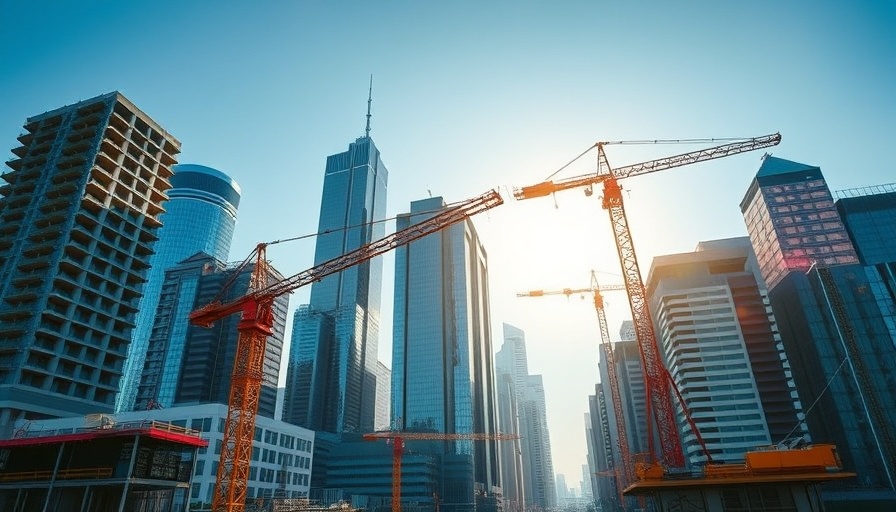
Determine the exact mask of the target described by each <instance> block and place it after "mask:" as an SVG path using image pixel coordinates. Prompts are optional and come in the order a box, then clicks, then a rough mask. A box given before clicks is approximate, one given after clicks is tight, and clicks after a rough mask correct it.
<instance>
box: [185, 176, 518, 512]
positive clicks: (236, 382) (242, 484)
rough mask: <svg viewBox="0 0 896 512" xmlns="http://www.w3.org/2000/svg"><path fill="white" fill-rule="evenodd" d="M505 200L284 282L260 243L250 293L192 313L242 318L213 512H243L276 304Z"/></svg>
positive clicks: (405, 232) (445, 213)
mask: <svg viewBox="0 0 896 512" xmlns="http://www.w3.org/2000/svg"><path fill="white" fill-rule="evenodd" d="M503 202H504V201H503V199H502V198H501V195H500V194H499V193H498V192H497V191H496V190H491V191H489V192H487V193H485V194H483V195H481V196H478V197H474V198H472V199H468V200H465V201H461V202H459V203H455V204H452V205H450V206H448V207H446V208H445V209H444V210H442V211H440V212H439V213H437V214H436V215H434V216H433V217H430V218H429V219H426V220H424V221H421V222H419V223H416V224H414V225H412V226H409V227H407V228H405V229H402V230H400V231H396V232H395V233H392V234H391V235H387V236H385V237H383V238H381V239H379V240H376V241H374V242H372V243H370V244H367V245H364V246H362V247H360V248H358V249H356V250H354V251H350V252H348V253H345V254H343V255H342V256H338V257H336V258H333V259H331V260H329V261H326V262H324V263H321V264H320V265H316V266H314V267H312V268H310V269H308V270H305V271H303V272H300V273H298V274H296V275H294V276H291V277H287V278H285V279H282V280H276V279H273V278H272V277H271V275H270V273H269V271H268V262H267V259H266V257H265V253H266V248H267V246H268V245H269V244H266V243H261V244H258V246H257V247H256V249H255V251H254V252H253V253H252V254H251V255H250V256H249V257H248V258H246V260H245V261H243V263H242V265H243V266H245V265H247V264H248V263H249V262H250V261H251V260H252V259H253V257H254V258H255V262H256V263H255V268H254V270H253V272H252V278H251V283H250V288H249V289H250V291H249V292H248V293H246V294H245V295H243V296H242V297H238V298H236V299H233V300H231V301H229V302H225V303H221V302H219V301H213V302H212V303H211V304H208V305H206V306H203V307H202V308H199V309H197V310H196V311H193V312H192V313H191V314H190V322H191V323H193V324H194V325H198V326H202V327H211V325H212V324H213V323H214V322H216V321H217V320H220V319H222V318H224V317H227V316H229V315H232V314H235V313H241V314H242V317H241V319H240V322H239V323H238V324H237V330H238V331H239V339H238V341H237V349H236V357H235V358H234V363H233V372H232V374H231V381H230V398H229V400H228V408H227V420H226V421H225V424H224V434H223V440H222V446H221V458H220V462H219V464H218V474H217V480H216V487H215V494H214V498H213V501H212V510H213V512H225V511H226V512H242V511H244V510H245V506H246V491H247V483H248V479H249V463H250V460H251V455H252V439H253V436H254V433H255V414H256V413H257V412H258V398H259V393H260V390H261V380H262V377H263V371H264V370H263V363H264V352H265V344H266V342H267V337H268V336H270V335H271V333H272V332H273V322H274V318H273V310H272V305H273V302H274V300H275V299H276V298H277V297H279V296H281V295H284V294H287V293H290V292H292V291H294V290H296V289H298V288H300V287H302V286H305V285H307V284H310V283H313V282H315V281H319V280H321V279H323V278H324V277H326V276H329V275H331V274H335V273H337V272H340V271H342V270H345V269H347V268H349V267H352V266H354V265H357V264H359V263H361V262H364V261H367V260H369V259H371V258H373V257H375V256H379V255H381V254H383V253H386V252H388V251H391V250H392V249H395V248H396V247H399V246H401V245H405V244H408V243H410V242H412V241H414V240H417V239H418V238H422V237H424V236H426V235H429V234H432V233H435V232H437V231H439V230H441V229H444V228H446V227H448V226H450V225H452V224H455V223H457V222H460V221H463V220H464V219H467V218H468V217H470V216H472V215H475V214H477V213H480V212H483V211H486V210H489V209H491V208H494V207H496V206H498V205H500V204H502V203H503ZM241 268H242V267H241Z"/></svg>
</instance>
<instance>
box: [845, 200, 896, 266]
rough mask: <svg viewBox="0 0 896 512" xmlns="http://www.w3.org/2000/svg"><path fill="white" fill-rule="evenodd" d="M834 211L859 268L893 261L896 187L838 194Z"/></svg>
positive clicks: (894, 254) (895, 241) (895, 236)
mask: <svg viewBox="0 0 896 512" xmlns="http://www.w3.org/2000/svg"><path fill="white" fill-rule="evenodd" d="M837 195H838V196H839V197H840V199H839V200H838V201H837V203H836V205H837V211H838V212H839V213H840V217H841V218H842V219H843V222H844V224H845V225H846V230H847V232H848V233H849V238H850V239H851V240H852V242H853V245H854V246H855V248H856V252H857V253H858V255H859V260H860V261H861V262H862V265H878V264H881V263H888V262H894V261H896V184H890V185H881V186H877V187H866V188H862V189H851V190H845V191H840V192H838V193H837Z"/></svg>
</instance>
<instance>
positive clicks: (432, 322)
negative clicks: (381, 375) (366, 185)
mask: <svg viewBox="0 0 896 512" xmlns="http://www.w3.org/2000/svg"><path fill="white" fill-rule="evenodd" d="M444 206H445V203H444V201H443V200H442V198H441V197H433V198H429V199H424V200H420V201H415V202H412V203H411V212H410V214H403V215H400V216H399V217H398V219H397V221H396V229H403V228H405V227H408V226H410V225H411V223H413V222H419V221H421V220H423V219H425V218H427V217H431V216H432V215H433V214H434V213H435V212H437V211H438V210H440V209H441V208H443V207H444ZM395 251H396V254H395V307H394V315H395V317H394V321H393V342H392V418H393V422H394V424H395V428H396V429H399V430H405V429H408V430H427V431H434V432H445V433H472V432H478V433H494V432H497V425H496V421H497V408H496V405H495V380H494V359H493V355H492V354H493V352H492V340H491V329H490V317H489V296H488V263H487V258H486V253H485V250H484V248H483V247H482V245H481V243H480V241H479V238H478V236H477V234H476V231H475V229H474V227H473V224H472V222H471V221H470V220H469V219H468V220H467V221H465V222H462V223H458V224H455V225H453V226H449V227H447V228H445V229H444V230H442V231H440V232H438V233H434V234H431V235H428V236H426V237H424V238H421V239H419V240H416V241H414V242H411V243H410V244H409V245H407V246H403V247H399V248H397V249H396V250H395ZM446 444H447V445H453V446H451V447H450V448H446V449H448V450H453V451H454V454H455V455H457V457H455V458H454V459H452V463H451V469H450V470H449V469H445V472H446V474H447V475H454V476H446V481H455V483H456V485H454V486H452V485H450V484H449V483H446V484H445V485H446V486H447V487H450V489H448V488H445V489H443V491H445V492H446V493H449V494H451V497H450V498H448V496H449V494H443V496H446V498H445V501H446V502H455V503H464V502H467V503H469V502H470V501H472V499H471V498H472V496H465V495H463V493H464V492H469V493H472V489H473V486H472V482H473V481H475V482H478V483H479V484H481V485H482V486H483V487H484V489H485V490H486V491H489V492H490V489H491V487H493V486H500V485H501V483H500V474H499V469H498V468H499V466H498V453H497V446H496V441H480V442H477V443H475V445H474V443H472V442H469V441H460V442H455V443H446ZM445 460H447V459H445ZM463 460H468V461H469V462H470V464H467V463H464V462H463ZM446 464H447V463H446ZM465 468H469V469H471V470H472V471H473V473H471V474H468V475H466V477H467V478H468V479H467V483H466V484H464V483H462V482H463V480H464V478H465V477H464V475H462V473H463V472H464V471H466V469H465ZM474 479H475V480H474ZM458 493H461V494H458ZM464 500H466V501H464Z"/></svg>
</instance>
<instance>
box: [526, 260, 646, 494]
mask: <svg viewBox="0 0 896 512" xmlns="http://www.w3.org/2000/svg"><path fill="white" fill-rule="evenodd" d="M610 290H625V285H622V284H611V285H604V286H600V285H598V283H597V275H596V274H595V272H594V271H593V270H592V271H591V287H589V288H577V289H571V288H564V289H563V290H554V291H543V290H533V291H529V292H525V293H517V294H516V296H517V297H542V296H544V295H559V294H563V295H566V297H567V298H568V297H569V296H570V295H573V294H584V293H591V294H593V296H594V310H595V311H596V312H597V322H598V324H599V325H600V339H601V348H603V350H604V354H605V356H606V360H607V374H608V375H609V383H608V384H609V386H610V396H611V397H612V400H613V411H614V414H615V416H616V444H617V447H618V449H619V460H620V465H621V467H620V468H619V469H620V471H618V472H617V474H616V491H617V492H618V493H619V503H623V500H624V497H623V495H622V491H623V490H624V489H625V488H626V487H627V486H628V484H629V483H630V482H631V481H632V477H633V473H632V472H631V455H630V453H629V445H628V433H627V430H626V428H625V415H624V414H623V412H622V395H621V394H620V392H619V376H618V375H617V374H616V360H615V355H614V354H613V345H612V342H611V340H610V329H609V328H608V327H607V315H606V312H605V311H604V298H603V296H602V295H601V293H600V292H602V291H610Z"/></svg>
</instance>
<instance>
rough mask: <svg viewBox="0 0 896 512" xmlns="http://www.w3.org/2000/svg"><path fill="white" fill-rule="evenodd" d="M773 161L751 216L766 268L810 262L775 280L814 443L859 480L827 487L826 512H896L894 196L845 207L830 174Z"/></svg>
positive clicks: (751, 194)
mask: <svg viewBox="0 0 896 512" xmlns="http://www.w3.org/2000/svg"><path fill="white" fill-rule="evenodd" d="M770 158H771V157H769V158H766V163H768V162H769V159H770ZM766 163H764V164H763V166H762V167H763V168H761V169H760V172H759V173H758V174H757V177H756V179H755V180H754V181H753V184H752V185H751V187H750V190H749V191H748V192H747V195H746V197H745V198H744V201H743V202H742V203H741V210H742V211H743V212H744V217H745V220H746V222H747V229H748V230H749V231H750V239H751V241H752V243H753V245H754V248H756V252H757V256H759V258H760V263H761V262H762V261H763V256H762V254H763V253H766V254H767V253H775V254H780V255H785V254H792V255H793V256H794V258H803V263H802V264H801V265H793V266H786V265H785V266H781V267H779V268H778V270H777V271H772V272H768V273H766V269H769V268H771V269H773V268H774V265H773V266H770V267H764V268H763V275H765V276H766V279H768V280H769V282H768V284H769V299H770V303H771V306H772V310H773V311H774V313H775V317H776V318H777V321H778V328H779V331H780V333H781V338H782V341H783V344H784V348H785V351H786V353H787V357H788V360H789V362H790V364H791V370H792V374H793V380H794V382H795V384H796V388H797V390H798V392H799V397H800V400H801V402H802V404H803V407H804V408H805V423H806V425H808V429H809V434H810V435H811V439H812V441H813V442H816V443H834V444H835V445H836V446H837V448H838V451H839V453H840V457H841V459H842V460H843V465H844V468H845V469H846V470H848V471H855V472H856V473H857V477H856V479H855V480H853V481H844V482H841V483H837V484H833V483H831V484H827V486H826V487H825V489H824V490H823V497H824V499H825V501H826V506H828V507H832V506H833V507H840V508H838V509H840V510H854V509H856V508H857V507H859V506H862V507H865V508H866V509H867V508H868V507H873V506H878V507H882V508H878V509H879V510H891V509H892V508H893V507H894V506H896V492H894V489H896V486H894V480H896V478H894V474H893V468H894V467H896V429H894V425H896V395H894V393H893V389H894V386H896V380H894V379H896V378H894V377H893V368H896V335H894V333H896V331H894V323H893V315H894V312H896V300H894V293H893V290H894V289H896V288H893V286H894V285H896V280H894V279H893V277H892V276H893V271H894V268H893V267H894V265H893V264H892V263H887V262H886V261H882V260H884V259H886V258H887V257H888V256H887V255H888V254H889V252H888V251H889V249H888V248H887V247H890V245H889V244H891V240H889V236H888V235H886V233H887V232H888V230H889V229H890V227H889V222H890V221H888V220H887V219H892V218H893V217H892V213H888V212H887V210H888V209H890V208H892V206H887V205H888V204H889V201H891V199H887V198H886V197H881V198H873V197H864V198H859V197H855V198H854V199H855V200H853V199H850V200H849V201H846V200H845V199H843V198H841V200H840V202H839V203H840V204H838V205H836V206H834V205H830V206H829V205H828V199H827V198H828V197H829V196H830V194H829V192H828V188H827V185H826V183H825V181H824V178H823V177H822V175H821V171H820V169H818V168H817V167H809V166H805V165H803V164H796V163H794V162H788V161H786V160H780V159H775V160H774V161H773V162H772V163H773V164H774V165H772V167H771V168H766ZM781 194H784V196H783V198H782V195H781ZM788 194H790V195H788ZM793 194H796V195H793ZM884 195H885V194H884ZM788 201H792V202H791V203H788ZM844 201H845V202H844ZM781 203H788V204H787V206H788V208H789V209H788V211H787V212H780V211H779V212H777V213H778V215H775V214H772V215H771V216H768V212H774V211H775V210H774V206H775V205H778V204H781ZM819 203H821V206H820V205H819ZM831 209H833V212H832V213H833V214H834V215H837V216H836V218H834V217H832V213H831ZM763 211H764V212H766V214H763V213H762V212H763ZM803 212H806V213H805V214H804V213H803ZM763 215H765V216H766V218H765V219H763ZM840 215H843V216H842V217H841V216H840ZM785 226H787V227H802V228H804V230H803V231H797V232H796V233H785V234H784V235H793V236H794V239H793V240H785V241H783V242H782V241H781V240H780V239H781V237H782V236H783V235H782V228H783V227H785ZM844 238H845V240H844ZM785 244H786V247H783V248H781V247H778V248H776V247H775V246H776V245H782V246H783V245H785ZM854 247H855V249H854ZM862 250H864V252H862ZM859 255H861V256H862V262H863V263H865V265H862V264H859ZM807 258H808V260H807ZM771 259H772V260H774V259H776V258H771ZM766 261H768V260H766ZM783 261H787V258H786V257H784V258H783ZM807 263H808V265H807ZM813 263H814V265H813Z"/></svg>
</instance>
